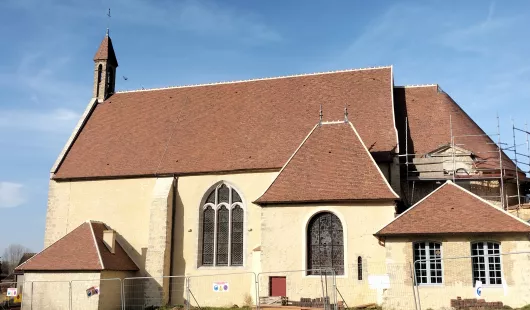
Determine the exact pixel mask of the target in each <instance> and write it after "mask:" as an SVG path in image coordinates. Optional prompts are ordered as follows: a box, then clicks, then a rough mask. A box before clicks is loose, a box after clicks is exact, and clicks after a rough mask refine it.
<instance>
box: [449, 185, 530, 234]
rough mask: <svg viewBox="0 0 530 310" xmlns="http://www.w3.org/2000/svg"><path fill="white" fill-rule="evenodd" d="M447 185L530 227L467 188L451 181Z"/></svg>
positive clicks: (529, 224)
mask: <svg viewBox="0 0 530 310" xmlns="http://www.w3.org/2000/svg"><path fill="white" fill-rule="evenodd" d="M446 184H451V185H453V186H456V187H457V188H459V189H460V190H462V191H464V192H465V193H467V194H470V195H471V196H473V197H475V198H477V199H478V200H480V201H482V202H484V203H486V204H487V205H489V206H490V207H492V208H494V209H495V210H497V211H500V212H501V213H504V214H506V215H509V216H511V217H512V218H514V219H516V220H518V221H519V222H521V223H523V224H525V225H526V226H529V227H530V223H528V222H526V221H525V220H523V219H521V218H518V217H517V216H515V215H513V214H511V213H510V212H508V211H506V210H504V209H503V208H499V207H497V206H496V205H494V204H493V203H491V202H489V201H487V200H486V199H484V198H482V197H480V196H478V195H476V194H475V193H473V192H471V191H468V190H467V189H465V188H463V187H462V186H460V185H458V184H456V183H454V182H453V181H451V180H447V181H446Z"/></svg>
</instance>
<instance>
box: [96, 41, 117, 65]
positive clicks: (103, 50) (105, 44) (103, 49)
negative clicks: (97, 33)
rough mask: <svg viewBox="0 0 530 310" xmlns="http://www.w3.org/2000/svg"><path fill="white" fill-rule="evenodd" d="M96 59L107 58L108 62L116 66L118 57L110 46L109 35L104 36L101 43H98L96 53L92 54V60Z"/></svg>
mask: <svg viewBox="0 0 530 310" xmlns="http://www.w3.org/2000/svg"><path fill="white" fill-rule="evenodd" d="M96 60H107V61H108V62H109V63H110V64H112V65H114V66H115V67H118V59H117V58H116V54H115V53H114V47H113V46H112V40H111V39H110V37H109V36H105V38H103V41H101V44H100V45H99V48H98V50H97V51H96V54H95V55H94V61H96Z"/></svg>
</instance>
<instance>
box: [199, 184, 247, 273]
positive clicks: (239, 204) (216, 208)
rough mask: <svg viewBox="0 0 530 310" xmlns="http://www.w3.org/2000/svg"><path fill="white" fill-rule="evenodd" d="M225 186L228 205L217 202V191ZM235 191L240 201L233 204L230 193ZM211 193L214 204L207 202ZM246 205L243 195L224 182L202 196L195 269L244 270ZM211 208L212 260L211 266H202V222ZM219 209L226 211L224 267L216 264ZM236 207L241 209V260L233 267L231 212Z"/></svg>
mask: <svg viewBox="0 0 530 310" xmlns="http://www.w3.org/2000/svg"><path fill="white" fill-rule="evenodd" d="M223 185H224V186H226V187H227V188H228V197H229V198H228V203H227V202H219V189H220V188H221V187H222V186H223ZM233 191H235V192H236V193H237V195H238V196H239V198H240V200H241V201H238V202H234V201H233V197H232V196H233V195H232V192H233ZM212 193H215V194H214V195H215V199H214V203H211V202H208V197H209V196H210V195H211V194H212ZM245 206H246V203H245V200H244V197H243V195H242V194H241V191H239V190H238V189H237V188H236V187H235V186H233V185H232V184H230V183H228V182H226V181H221V182H218V183H216V184H215V185H214V186H212V187H210V188H209V189H208V190H207V191H206V192H205V194H204V196H203V198H202V200H201V206H200V208H199V229H198V232H199V233H198V236H197V237H198V245H199V246H198V249H197V252H196V253H197V268H204V269H207V268H216V269H218V268H244V267H245V264H246V258H245V249H246V244H245V241H246V238H247V235H246V226H247V223H246V220H247V214H246V213H247V212H246V208H245ZM208 207H210V208H212V210H214V214H215V216H214V237H213V244H214V247H213V254H212V255H213V260H212V264H211V265H207V264H204V262H203V255H204V253H203V251H204V248H203V246H204V231H203V221H204V211H205V210H206V209H207V208H208ZM221 207H225V208H227V209H228V245H227V246H228V259H227V261H228V263H227V264H226V265H218V264H217V254H218V252H217V246H218V236H217V233H218V224H219V209H220V208H221ZM236 207H239V208H240V209H241V211H242V212H243V221H242V223H243V228H242V229H243V241H242V244H243V245H242V253H241V255H242V260H241V264H237V265H233V264H232V211H233V209H235V208H236Z"/></svg>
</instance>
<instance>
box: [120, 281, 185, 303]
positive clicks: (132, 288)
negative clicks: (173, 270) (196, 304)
mask: <svg viewBox="0 0 530 310" xmlns="http://www.w3.org/2000/svg"><path fill="white" fill-rule="evenodd" d="M187 282H188V278H187V277H186V276H166V277H132V278H125V279H123V295H124V300H123V309H141V310H143V309H146V308H149V307H161V306H166V305H175V306H179V305H181V306H184V305H187V304H188V302H187V300H188V298H186V295H185V293H186V291H187V290H186V287H187Z"/></svg>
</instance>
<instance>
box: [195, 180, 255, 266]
mask: <svg viewBox="0 0 530 310" xmlns="http://www.w3.org/2000/svg"><path fill="white" fill-rule="evenodd" d="M201 212H202V214H201V220H202V226H201V227H202V232H201V246H200V247H199V249H200V250H201V251H202V253H201V255H200V257H201V265H202V266H243V239H244V236H243V235H244V234H243V223H244V218H245V212H244V206H243V201H242V200H241V196H240V195H239V193H238V192H237V191H236V190H235V189H233V188H232V187H231V186H229V185H227V184H225V183H221V184H219V185H218V186H216V187H215V188H214V189H213V190H212V191H211V192H210V193H208V196H207V198H206V201H205V203H204V205H203V206H202V208H201Z"/></svg>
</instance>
